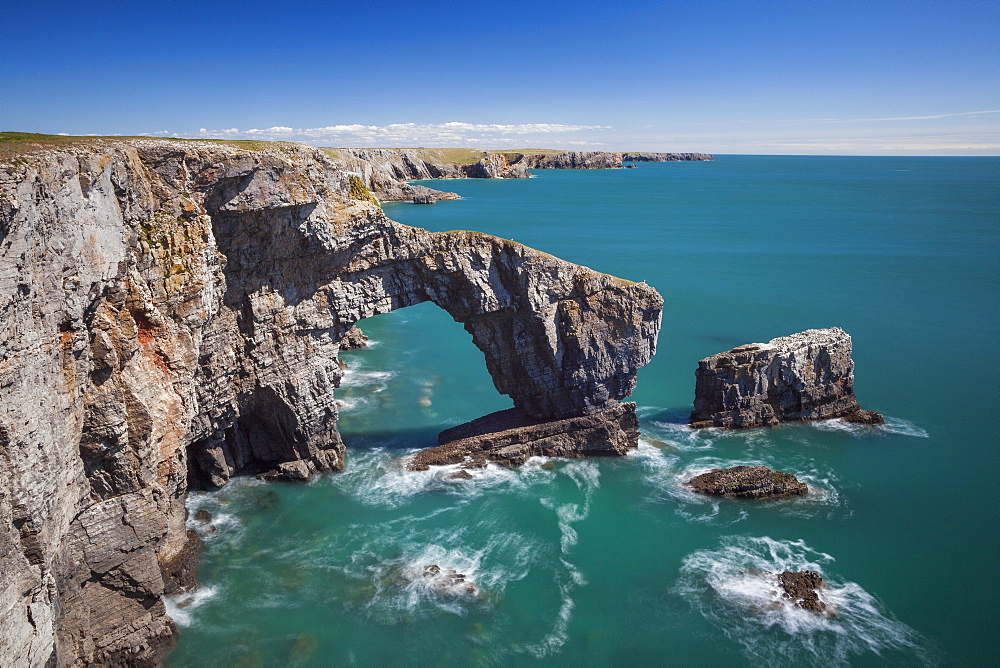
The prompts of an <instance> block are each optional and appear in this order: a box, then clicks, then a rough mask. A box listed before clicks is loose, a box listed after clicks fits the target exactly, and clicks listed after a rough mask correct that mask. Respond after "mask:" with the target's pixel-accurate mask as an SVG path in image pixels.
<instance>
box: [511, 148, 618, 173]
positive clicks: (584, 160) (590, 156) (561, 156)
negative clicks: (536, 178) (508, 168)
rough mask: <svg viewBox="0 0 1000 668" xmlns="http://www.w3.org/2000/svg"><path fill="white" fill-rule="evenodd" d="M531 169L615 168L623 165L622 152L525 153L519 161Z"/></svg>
mask: <svg viewBox="0 0 1000 668" xmlns="http://www.w3.org/2000/svg"><path fill="white" fill-rule="evenodd" d="M519 164H523V165H524V166H525V167H527V168H529V169H613V168H617V167H621V166H622V154H621V153H608V152H606V151H567V152H565V153H558V154H556V155H546V154H541V153H539V154H531V155H525V156H524V158H523V159H522V160H521V161H520V162H519Z"/></svg>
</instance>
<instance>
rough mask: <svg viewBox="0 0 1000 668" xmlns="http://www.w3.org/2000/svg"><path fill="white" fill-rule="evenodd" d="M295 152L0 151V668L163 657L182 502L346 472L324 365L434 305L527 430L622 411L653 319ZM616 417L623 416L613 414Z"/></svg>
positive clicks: (635, 305) (186, 148)
mask: <svg viewBox="0 0 1000 668" xmlns="http://www.w3.org/2000/svg"><path fill="white" fill-rule="evenodd" d="M349 171H350V170H349V169H348V167H346V166H345V165H344V164H342V163H338V162H337V161H335V160H334V159H333V158H331V157H330V156H329V155H327V154H325V153H323V152H321V151H318V150H311V149H308V148H305V147H302V146H297V145H282V144H273V145H263V146H260V147H253V149H252V150H248V148H247V147H245V146H243V145H235V146H234V145H229V144H227V143H224V142H192V141H183V142H182V141H164V140H142V139H134V140H133V139H129V140H119V141H110V140H90V141H74V142H68V143H66V144H65V145H59V146H54V147H53V146H50V147H41V148H40V149H39V150H34V151H28V152H21V153H18V152H16V151H15V152H10V151H8V152H7V153H0V329H2V331H3V332H4V336H3V339H2V340H0V392H2V397H3V400H2V402H0V480H2V481H3V482H2V484H0V558H2V560H3V568H2V569H0V627H2V628H3V629H4V631H3V639H4V642H3V643H0V665H5V666H6V665H12V666H20V665H58V666H65V665H77V664H110V665H121V664H130V665H143V664H148V663H155V662H156V661H157V660H158V657H160V656H161V655H162V652H163V651H164V649H165V648H166V647H168V646H169V645H170V643H171V639H172V635H173V633H174V628H173V624H172V622H171V621H170V619H169V617H168V616H167V615H166V611H165V609H164V605H163V603H162V600H161V595H162V594H163V593H164V592H165V591H170V590H173V589H176V588H178V587H184V586H186V585H188V584H190V583H189V582H185V581H184V578H185V576H183V575H180V576H178V575H176V574H177V573H178V572H184V571H190V569H189V568H178V567H177V564H178V563H189V562H188V560H187V558H186V556H185V555H187V554H188V553H190V551H191V550H192V545H191V543H190V538H189V536H188V534H187V533H186V532H185V526H184V525H185V512H186V511H185V507H184V499H185V495H186V492H187V490H188V489H189V487H213V486H219V485H223V484H225V483H226V481H227V480H229V479H230V478H231V477H232V476H234V475H239V474H256V473H261V474H266V475H267V476H269V477H272V478H287V479H306V478H308V477H309V476H311V475H313V474H314V473H316V472H322V471H336V470H339V469H341V468H342V467H343V466H344V446H343V443H342V442H341V440H340V436H339V434H338V432H337V425H336V422H337V417H338V416H337V408H336V404H335V402H334V391H335V389H336V388H337V387H338V385H339V382H340V379H341V373H342V372H341V370H340V366H339V365H338V361H337V354H338V352H339V347H340V345H341V341H342V340H343V338H344V336H345V334H347V333H348V331H349V330H350V329H351V327H352V326H353V325H354V324H355V323H356V322H357V321H359V320H362V319H364V318H366V317H369V316H372V315H375V314H378V313H386V312H389V311H392V310H395V309H398V308H402V307H405V306H409V305H412V304H417V303H420V302H424V301H432V302H434V303H436V304H438V305H439V306H441V307H442V308H444V309H445V310H447V311H448V313H449V314H450V315H451V316H452V317H453V318H454V319H455V320H457V321H459V322H462V323H463V324H464V326H465V328H466V329H467V330H468V331H469V332H470V333H471V334H472V339H473V342H474V343H475V345H476V346H478V347H479V348H480V349H481V350H482V351H483V353H484V355H485V358H486V364H487V368H488V370H489V372H490V373H491V375H492V376H493V379H494V383H495V385H496V387H497V389H498V391H500V392H502V393H505V394H509V395H510V396H511V397H512V398H513V400H514V404H515V406H516V407H517V409H518V410H519V411H520V412H521V413H523V414H524V415H526V416H530V418H531V419H532V420H535V421H540V422H544V421H554V420H565V419H567V418H571V417H578V416H589V415H595V414H598V413H600V412H602V411H607V410H609V409H611V408H612V407H614V406H617V405H618V400H619V399H621V398H623V397H625V396H627V395H628V394H629V393H630V392H631V391H632V389H633V387H634V385H635V372H636V370H637V369H638V368H639V367H641V366H642V365H643V364H645V363H646V362H647V361H648V360H649V359H650V356H651V355H652V354H653V351H654V348H655V342H656V335H657V332H658V329H659V319H660V312H661V308H662V299H661V298H660V296H659V295H658V294H657V293H656V292H655V291H654V290H653V289H652V288H649V287H648V286H646V285H645V284H637V283H632V282H629V281H625V280H622V279H618V278H614V277H612V276H608V275H605V274H601V273H598V272H595V271H592V270H589V269H587V268H585V267H580V266H578V265H574V264H571V263H569V262H565V261H562V260H559V259H557V258H554V257H552V256H549V255H547V254H545V253H541V252H538V251H535V250H532V249H530V248H526V247H525V246H522V245H520V244H517V243H514V242H512V241H508V240H505V239H498V238H495V237H491V236H488V235H484V234H478V233H474V232H446V233H430V232H427V231H426V230H421V229H417V228H412V227H407V226H405V225H400V224H398V223H395V222H393V221H391V220H389V219H387V218H386V217H385V215H384V214H383V213H382V211H381V209H380V208H379V207H378V206H377V205H375V204H373V203H372V202H371V198H370V195H368V194H367V193H366V191H364V189H363V188H358V187H357V184H352V181H351V175H350V174H349V173H348V172H349ZM622 405H623V406H628V404H622Z"/></svg>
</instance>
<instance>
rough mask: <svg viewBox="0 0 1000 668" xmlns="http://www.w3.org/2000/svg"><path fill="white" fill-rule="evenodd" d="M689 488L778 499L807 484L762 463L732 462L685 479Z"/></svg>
mask: <svg viewBox="0 0 1000 668" xmlns="http://www.w3.org/2000/svg"><path fill="white" fill-rule="evenodd" d="M685 487H688V488H689V489H691V490H692V491H695V492H699V493H701V494H709V495H711V496H722V497H726V498H736V499H780V498H784V497H788V496H798V495H801V494H807V493H808V492H809V487H808V486H807V485H806V484H805V483H804V482H799V479H798V478H796V477H795V476H794V475H792V474H791V473H785V472H783V471H772V470H771V469H769V468H768V467H766V466H733V467H732V468H727V469H712V470H711V471H709V472H708V473H703V474H701V475H699V476H695V477H694V478H692V479H691V480H689V481H688V482H687V483H685Z"/></svg>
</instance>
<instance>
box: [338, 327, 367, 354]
mask: <svg viewBox="0 0 1000 668" xmlns="http://www.w3.org/2000/svg"><path fill="white" fill-rule="evenodd" d="M367 347H368V337H367V336H366V335H365V333H364V332H362V331H361V330H360V329H358V326H357V325H355V326H354V327H351V328H350V329H349V330H347V333H346V334H344V338H342V339H341V340H340V349H341V350H357V349H358V348H367Z"/></svg>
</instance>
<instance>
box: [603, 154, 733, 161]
mask: <svg viewBox="0 0 1000 668" xmlns="http://www.w3.org/2000/svg"><path fill="white" fill-rule="evenodd" d="M622 160H623V161H625V162H691V161H706V160H715V156H712V155H709V154H707V153H622Z"/></svg>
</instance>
